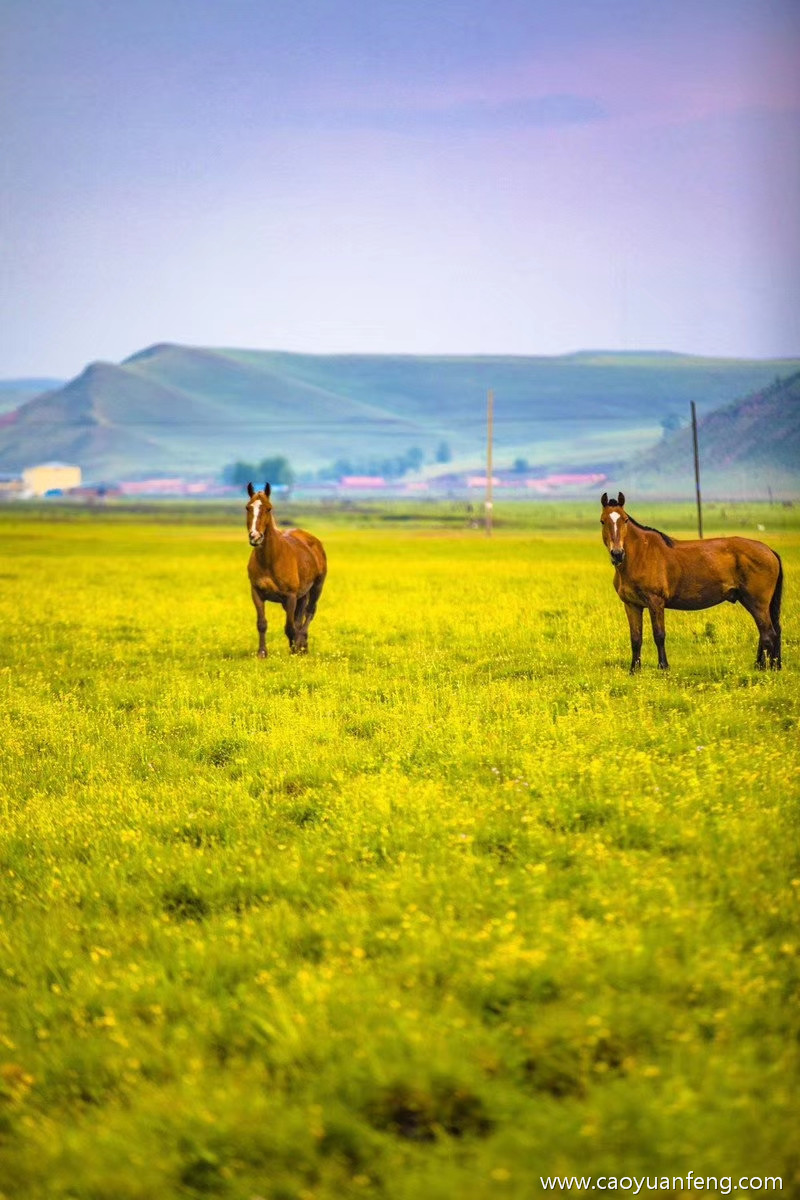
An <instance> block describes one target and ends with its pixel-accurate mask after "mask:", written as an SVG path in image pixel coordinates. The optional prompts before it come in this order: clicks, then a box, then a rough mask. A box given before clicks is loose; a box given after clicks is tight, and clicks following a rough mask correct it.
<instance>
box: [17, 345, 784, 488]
mask: <svg viewBox="0 0 800 1200" xmlns="http://www.w3.org/2000/svg"><path fill="white" fill-rule="evenodd" d="M798 371H800V360H797V359H790V360H773V361H768V362H760V361H749V360H727V359H703V358H695V357H690V356H685V355H680V354H675V353H671V352H663V353H644V352H636V353H621V354H616V353H609V352H604V351H591V352H584V353H578V354H572V355H564V356H560V357H518V356H475V357H466V356H441V357H420V356H414V355H357V354H342V355H308V354H292V353H288V352H285V351H260V350H237V349H215V348H206V347H189V346H180V345H174V344H171V343H162V344H158V345H154V346H150V347H148V348H146V349H144V350H142V351H139V352H138V353H136V354H134V355H132V356H131V357H130V358H127V359H125V360H124V361H123V362H121V363H119V364H115V363H105V362H97V363H92V364H90V365H89V366H88V367H87V368H86V369H85V370H84V371H83V372H82V373H81V374H80V375H79V376H77V377H76V378H75V379H73V380H71V381H69V382H68V383H67V384H65V385H63V386H59V387H56V388H52V389H51V390H49V391H47V392H45V393H43V394H41V395H37V396H34V397H33V398H31V399H27V400H26V402H24V403H22V404H21V405H20V406H19V407H18V408H16V410H15V411H14V412H12V413H6V414H5V415H4V416H3V417H2V418H0V470H3V471H18V470H22V469H23V468H24V467H26V466H29V465H31V463H34V462H39V461H42V460H44V459H60V460H64V461H69V462H74V463H76V464H78V465H80V466H81V468H82V469H83V473H84V477H85V478H87V479H96V480H97V479H107V480H111V479H123V478H127V479H134V478H142V477H145V476H147V475H150V474H154V473H158V474H175V475H188V476H191V475H194V476H201V475H214V476H218V475H219V474H220V472H221V470H222V468H223V467H224V465H225V464H226V463H229V462H232V461H234V460H236V459H240V458H243V459H246V460H253V459H256V460H258V459H261V458H264V457H268V456H273V455H277V454H282V455H285V456H286V457H287V458H288V459H289V460H290V462H291V463H292V465H293V466H294V467H295V469H298V470H311V471H313V470H317V469H319V468H320V467H321V466H323V465H326V464H329V463H331V462H333V461H334V460H336V459H340V458H344V459H347V460H349V461H352V462H358V463H363V462H367V461H370V460H371V459H375V458H380V457H382V456H384V457H386V456H393V455H398V454H402V453H404V452H405V451H407V450H408V449H409V447H412V446H418V447H419V448H420V449H421V450H422V451H423V454H424V456H425V458H426V459H427V460H428V461H431V460H432V459H433V457H434V454H435V452H436V448H437V446H440V445H441V443H442V442H446V443H447V445H448V449H449V451H450V454H451V459H452V461H453V463H455V464H459V463H461V464H464V465H466V464H470V465H473V466H474V465H477V464H479V463H481V462H482V461H483V458H484V450H485V437H486V394H487V391H488V390H489V389H490V388H491V389H493V391H494V394H495V454H496V459H495V460H496V462H497V463H498V465H501V464H502V462H503V461H504V460H506V461H508V462H509V463H510V462H512V461H513V459H514V458H515V457H517V456H522V457H525V458H527V459H528V460H529V461H530V462H531V463H532V464H536V465H543V466H547V467H550V468H555V469H565V468H572V469H574V468H577V467H588V468H592V469H594V468H597V467H599V466H600V467H605V466H606V465H608V464H618V463H621V462H624V461H626V460H629V459H630V458H631V457H632V456H633V455H634V454H635V453H636V452H637V451H639V450H644V449H645V448H646V447H647V446H648V445H650V444H652V443H653V442H654V441H656V440H657V438H658V436H659V434H660V432H661V422H662V421H664V420H666V419H669V418H674V417H681V418H683V419H685V417H686V413H687V411H688V406H689V401H690V400H694V401H695V402H696V404H697V406H698V410H699V411H700V412H701V413H703V414H705V413H708V412H709V411H711V410H712V409H714V408H717V407H719V406H720V405H725V404H730V403H731V402H732V401H734V400H737V399H739V398H740V397H742V396H744V395H747V394H748V393H751V392H754V391H756V390H758V389H763V388H764V387H765V386H767V385H768V384H769V383H770V381H772V380H774V379H775V377H776V376H781V375H789V374H794V373H796V372H798Z"/></svg>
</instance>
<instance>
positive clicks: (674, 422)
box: [661, 413, 683, 437]
mask: <svg viewBox="0 0 800 1200" xmlns="http://www.w3.org/2000/svg"><path fill="white" fill-rule="evenodd" d="M682 425H683V421H682V420H681V419H680V417H679V416H678V415H677V413H669V415H668V416H666V417H662V418H661V436H662V437H669V435H670V434H671V433H677V431H678V430H679V429H680V428H681V426H682Z"/></svg>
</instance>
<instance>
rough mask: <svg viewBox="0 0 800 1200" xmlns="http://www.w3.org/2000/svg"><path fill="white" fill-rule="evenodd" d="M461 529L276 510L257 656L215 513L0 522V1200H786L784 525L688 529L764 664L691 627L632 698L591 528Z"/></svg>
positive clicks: (798, 701)
mask: <svg viewBox="0 0 800 1200" xmlns="http://www.w3.org/2000/svg"><path fill="white" fill-rule="evenodd" d="M633 512H634V514H635V515H636V516H637V517H639V519H640V520H644V521H647V522H648V523H650V524H658V525H660V526H661V527H662V528H666V529H668V530H669V531H670V532H673V533H676V534H680V533H681V532H683V533H685V534H687V535H690V532H691V510H690V509H688V508H677V507H676V508H672V509H668V508H661V509H658V510H656V509H654V508H651V509H648V510H647V511H643V510H641V509H637V508H636V506H634V507H633ZM387 516H388V517H390V518H393V519H390V520H386V519H383V518H384V517H387ZM499 516H500V523H499V528H498V529H497V531H496V535H495V536H494V537H493V538H492V539H491V540H489V539H487V538H486V537H484V536H483V534H482V533H481V532H479V531H476V530H471V529H467V528H466V527H465V522H464V519H463V517H462V516H461V515H459V514H458V513H451V510H449V509H447V508H446V506H442V508H441V509H436V510H422V509H420V510H417V511H416V515H413V514H412V517H411V519H405V518H408V517H409V513H408V511H404V510H401V509H399V508H398V509H396V510H394V511H391V512H388V513H381V512H380V511H379V510H376V509H372V510H368V511H365V512H356V511H351V512H349V513H348V512H345V513H339V514H337V513H328V514H325V513H322V512H317V513H313V512H306V513H303V514H302V518H303V524H305V525H307V526H309V527H310V528H312V529H313V530H314V532H317V533H318V534H319V535H320V536H322V537H323V539H324V541H325V544H326V547H327V549H328V553H329V560H330V574H329V578H328V583H327V585H326V590H325V592H324V593H323V596H322V600H321V603H320V608H319V613H318V616H317V619H316V621H315V623H314V624H313V626H312V628H311V653H310V655H309V656H308V657H307V658H290V657H289V655H288V651H287V648H286V641H285V639H284V636H283V633H282V631H281V621H280V619H279V617H280V616H281V615H282V614H281V613H280V612H279V610H277V609H275V608H272V609H271V611H270V613H269V615H270V616H271V621H270V630H269V634H268V645H269V651H270V656H269V658H268V659H267V660H266V662H263V661H257V660H256V658H255V657H254V652H255V649H256V630H255V613H254V610H253V608H252V604H251V601H250V598H249V593H248V588H247V584H246V576H245V567H246V561H247V557H248V553H249V547H248V546H247V542H246V535H245V530H244V512H243V507H242V510H241V511H239V510H238V509H237V510H236V511H227V510H201V509H198V510H196V516H195V519H194V520H192V519H191V515H190V510H154V516H153V517H152V519H151V517H150V516H148V514H136V513H129V512H125V511H119V512H115V511H109V512H104V513H101V514H98V515H95V516H94V517H91V516H87V515H85V514H82V513H78V512H69V511H67V510H59V509H57V508H54V509H46V508H42V509H31V510H18V509H14V510H11V509H8V510H3V511H1V512H0V547H1V548H2V561H0V616H1V617H2V643H1V648H0V772H1V774H0V812H2V850H1V851H0V956H1V958H0V963H1V965H0V994H1V995H2V1005H1V1008H2V1011H1V1013H0V1196H2V1197H4V1198H7V1200H11V1198H13V1200H22V1198H24V1200H67V1198H69V1200H171V1198H173V1197H209V1196H210V1197H216V1196H220V1197H223V1198H225V1200H338V1198H339V1197H352V1196H368V1195H376V1196H383V1197H387V1198H389V1200H412V1198H415V1200H416V1198H422V1200H454V1198H455V1200H458V1198H460V1197H465V1198H468V1200H483V1198H484V1197H486V1198H489V1197H498V1198H503V1197H508V1198H514V1200H523V1198H529V1197H532V1196H535V1195H539V1194H540V1192H541V1188H540V1184H539V1179H540V1177H541V1176H547V1175H554V1174H559V1175H565V1174H572V1173H577V1174H581V1175H588V1174H595V1175H617V1176H640V1177H641V1176H644V1175H647V1176H648V1177H650V1178H651V1179H652V1177H654V1176H656V1175H658V1176H659V1177H663V1176H669V1177H673V1176H677V1175H680V1174H683V1175H685V1174H686V1172H687V1171H688V1170H693V1171H694V1172H696V1173H698V1174H701V1175H709V1176H715V1177H717V1176H718V1177H725V1176H732V1177H733V1179H734V1180H736V1179H738V1177H739V1176H743V1175H747V1176H748V1177H752V1176H781V1177H782V1178H783V1195H792V1194H794V1195H797V1194H798V1191H799V1190H800V1144H799V1143H798V1139H797V1136H796V1135H797V1088H798V1052H799V1043H798V1034H799V1033H800V1006H798V969H797V968H798V945H799V944H800V934H799V932H798V909H799V908H800V853H799V851H800V838H799V837H798V792H799V791H800V789H799V788H798V759H800V753H799V750H800V739H798V728H799V727H800V719H799V718H800V688H798V679H799V678H800V675H799V674H798V671H799V667H800V637H799V636H798V627H799V625H800V588H798V579H800V512H798V510H797V509H791V510H790V509H779V508H767V507H764V508H759V509H756V508H747V507H742V508H735V509H734V508H729V509H728V510H723V509H720V508H717V509H714V510H711V511H709V512H708V513H707V515H706V520H707V525H708V532H712V533H713V532H714V531H715V529H716V530H724V531H726V532H741V533H745V534H749V535H751V536H756V537H762V538H763V539H764V540H766V541H768V542H769V544H771V545H773V546H774V547H775V548H776V549H777V550H778V551H779V552H780V553H781V555H782V556H783V559H784V565H785V569H786V588H785V593H784V622H783V623H784V664H785V666H784V670H783V672H782V673H780V674H778V673H760V672H757V671H756V670H754V667H753V661H754V657H755V648H756V633H755V627H754V626H753V625H752V622H751V621H750V618H749V617H747V616H746V614H745V613H744V612H743V611H742V610H741V609H740V608H738V607H737V608H735V609H734V608H732V607H731V606H728V605H725V606H723V607H721V608H717V609H712V610H709V611H707V612H702V613H696V614H681V613H670V614H668V618H667V633H668V638H667V646H668V651H669V655H670V662H671V664H672V668H671V671H670V672H669V673H660V672H658V671H657V670H656V668H655V650H654V647H653V645H652V640H651V639H650V635H649V631H648V632H647V633H646V641H645V653H644V661H645V666H644V670H643V671H642V673H641V675H639V676H637V677H634V678H631V677H630V676H629V675H628V674H627V664H628V661H629V647H628V633H627V623H626V620H625V615H624V611H623V609H622V606H621V604H620V603H619V601H618V600H617V598H616V595H615V594H614V592H613V588H612V582H611V579H612V569H611V567H610V565H609V563H608V557H607V554H606V553H605V551H604V550H603V547H602V544H601V541H600V525H599V519H598V518H599V505H598V506H595V505H591V504H587V505H584V506H580V505H572V506H563V507H558V506H556V505H542V506H535V505H531V506H526V507H525V508H522V507H521V508H520V509H519V510H517V511H516V513H515V512H514V511H512V510H511V509H509V510H507V511H506V510H502V509H501V510H500V513H499ZM448 520H449V524H448V523H447V522H448ZM759 523H760V524H763V525H765V526H766V530H765V532H763V533H758V532H757V531H756V527H757V525H758V524H759Z"/></svg>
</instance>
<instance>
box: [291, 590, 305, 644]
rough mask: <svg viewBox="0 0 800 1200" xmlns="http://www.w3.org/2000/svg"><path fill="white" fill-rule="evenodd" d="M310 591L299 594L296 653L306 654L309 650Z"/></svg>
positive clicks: (296, 610) (296, 620)
mask: <svg viewBox="0 0 800 1200" xmlns="http://www.w3.org/2000/svg"><path fill="white" fill-rule="evenodd" d="M307 609H308V592H306V594H305V596H298V599H297V607H296V608H295V610H294V628H295V646H294V649H295V653H296V654H305V653H306V652H307V651H308V633H307V632H306V631H307V629H308V616H307V615H306V614H307Z"/></svg>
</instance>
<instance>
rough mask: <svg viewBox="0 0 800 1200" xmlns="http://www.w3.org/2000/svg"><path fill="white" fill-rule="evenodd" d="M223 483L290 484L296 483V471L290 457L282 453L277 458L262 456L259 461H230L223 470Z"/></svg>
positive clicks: (236, 484)
mask: <svg viewBox="0 0 800 1200" xmlns="http://www.w3.org/2000/svg"><path fill="white" fill-rule="evenodd" d="M222 480H223V483H229V484H232V485H233V486H235V487H244V486H245V485H246V484H248V483H250V482H251V481H252V482H253V483H254V484H256V486H257V487H261V486H262V485H263V484H264V483H271V484H272V483H275V484H278V485H280V484H286V485H287V486H288V485H289V484H292V483H294V471H293V470H292V468H291V467H290V465H289V461H288V459H286V458H284V457H283V456H282V455H280V456H277V457H275V458H262V460H261V462H259V463H249V462H242V461H239V462H233V463H228V465H227V467H225V468H224V469H223V472H222Z"/></svg>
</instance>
